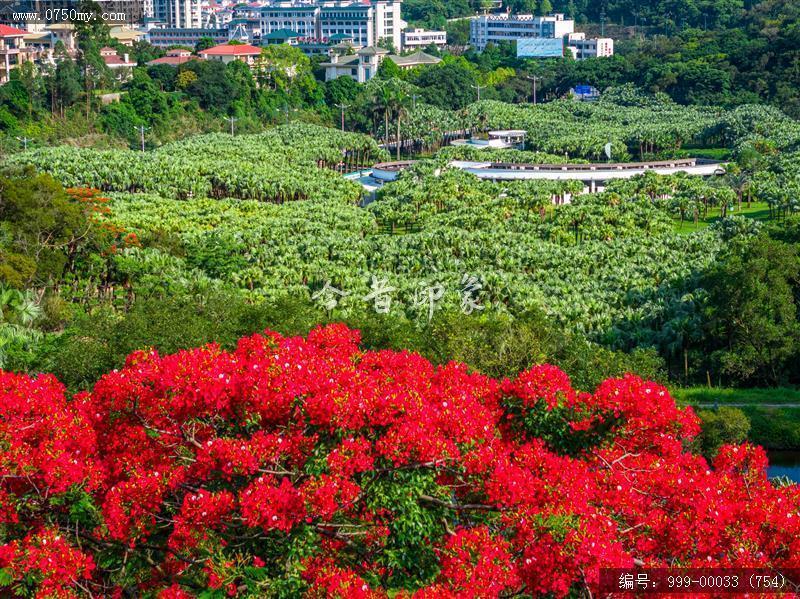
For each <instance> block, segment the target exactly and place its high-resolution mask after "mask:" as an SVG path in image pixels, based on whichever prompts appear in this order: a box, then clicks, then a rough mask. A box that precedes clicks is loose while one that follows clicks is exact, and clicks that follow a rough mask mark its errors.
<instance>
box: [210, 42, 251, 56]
mask: <svg viewBox="0 0 800 599" xmlns="http://www.w3.org/2000/svg"><path fill="white" fill-rule="evenodd" d="M259 54H261V48H258V47H256V46H250V45H249V44H222V45H220V46H214V47H213V48H209V49H208V50H203V51H202V52H200V55H201V56H205V55H208V56H258V55H259Z"/></svg>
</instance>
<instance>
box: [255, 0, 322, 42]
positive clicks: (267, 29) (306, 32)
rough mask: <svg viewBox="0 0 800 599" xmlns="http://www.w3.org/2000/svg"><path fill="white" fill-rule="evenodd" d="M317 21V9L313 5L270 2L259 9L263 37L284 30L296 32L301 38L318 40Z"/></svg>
mask: <svg viewBox="0 0 800 599" xmlns="http://www.w3.org/2000/svg"><path fill="white" fill-rule="evenodd" d="M318 21H319V7H318V6H317V5H315V4H303V5H295V4H293V3H291V2H272V3H269V4H268V5H266V6H264V7H262V9H261V31H262V33H263V35H268V34H270V33H272V32H273V31H280V30H282V29H285V30H289V31H296V32H297V33H299V34H300V37H303V38H318V37H320V33H319V29H318V27H317V25H318Z"/></svg>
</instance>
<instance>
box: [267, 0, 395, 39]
mask: <svg viewBox="0 0 800 599" xmlns="http://www.w3.org/2000/svg"><path fill="white" fill-rule="evenodd" d="M401 3H402V0H334V1H331V0H316V1H314V0H267V2H266V4H265V5H264V6H262V8H261V32H262V35H264V36H266V35H269V34H270V33H272V32H273V31H278V30H281V29H289V30H292V31H296V32H297V33H299V34H300V38H301V40H315V41H317V42H326V41H328V40H330V39H331V38H334V37H335V36H337V35H346V36H349V37H351V38H352V39H353V42H354V44H355V45H357V46H362V47H369V46H374V45H376V44H377V43H378V42H379V41H381V40H387V41H389V42H391V43H392V45H394V47H395V48H398V49H399V48H400V47H401V45H402V35H401V32H402V29H403V26H404V24H405V23H404V22H403V20H402V19H401V18H400V6H401Z"/></svg>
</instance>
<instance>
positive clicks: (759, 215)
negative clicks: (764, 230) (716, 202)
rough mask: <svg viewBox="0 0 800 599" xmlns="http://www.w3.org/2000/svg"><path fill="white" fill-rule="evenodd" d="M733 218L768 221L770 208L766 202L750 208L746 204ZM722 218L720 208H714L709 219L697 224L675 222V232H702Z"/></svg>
mask: <svg viewBox="0 0 800 599" xmlns="http://www.w3.org/2000/svg"><path fill="white" fill-rule="evenodd" d="M733 216H744V217H746V218H752V219H754V220H762V221H765V220H768V219H769V206H768V205H767V204H766V203H765V202H753V203H752V204H751V205H750V207H749V208H748V207H747V204H746V203H743V204H742V210H741V212H739V211H738V210H737V211H734V212H733ZM721 218H722V216H721V213H720V210H719V209H718V208H713V209H711V210H709V211H708V217H707V218H703V219H700V221H698V222H697V224H695V223H694V221H691V220H689V221H684V222H683V224H681V223H680V221H679V220H676V221H675V230H676V231H677V232H678V233H694V232H695V231H700V230H701V229H705V228H706V227H708V226H709V225H711V224H712V223H715V222H717V221H718V220H720V219H721Z"/></svg>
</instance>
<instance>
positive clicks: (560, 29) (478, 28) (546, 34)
mask: <svg viewBox="0 0 800 599" xmlns="http://www.w3.org/2000/svg"><path fill="white" fill-rule="evenodd" d="M574 31H575V21H574V20H572V19H567V18H566V17H565V16H564V15H563V14H561V13H556V14H553V15H550V16H546V17H535V16H533V15H511V14H499V15H482V16H479V17H475V18H474V19H472V20H471V21H470V36H469V37H470V44H472V45H473V46H474V47H475V48H476V49H477V50H478V51H481V52H482V51H483V50H484V49H485V48H486V46H487V44H489V43H494V44H496V43H498V42H514V41H516V40H518V39H521V38H529V37H543V38H550V39H557V38H563V37H566V36H568V35H569V34H571V33H573V32H574Z"/></svg>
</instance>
